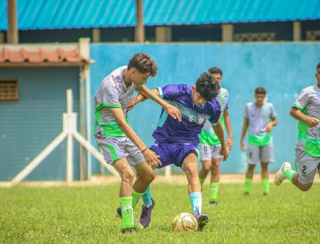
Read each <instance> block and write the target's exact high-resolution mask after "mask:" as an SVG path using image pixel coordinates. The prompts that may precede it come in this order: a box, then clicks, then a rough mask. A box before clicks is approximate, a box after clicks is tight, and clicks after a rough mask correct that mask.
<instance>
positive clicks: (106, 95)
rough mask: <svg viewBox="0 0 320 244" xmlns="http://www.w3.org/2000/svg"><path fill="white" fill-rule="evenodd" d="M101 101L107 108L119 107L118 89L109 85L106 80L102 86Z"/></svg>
mask: <svg viewBox="0 0 320 244" xmlns="http://www.w3.org/2000/svg"><path fill="white" fill-rule="evenodd" d="M102 88H103V89H102V91H103V92H102V94H101V102H102V103H103V105H102V106H103V107H109V108H121V104H120V101H119V97H120V94H119V89H117V87H115V86H114V85H110V84H109V83H108V82H104V84H103V86H102Z"/></svg>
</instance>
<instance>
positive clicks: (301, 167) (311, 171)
mask: <svg viewBox="0 0 320 244" xmlns="http://www.w3.org/2000/svg"><path fill="white" fill-rule="evenodd" d="M295 163H296V170H297V171H298V181H299V182H300V183H301V184H304V185H306V184H309V183H313V180H314V176H315V174H316V170H317V168H318V173H319V175H320V158H315V157H311V156H310V155H308V154H306V153H305V152H304V150H302V149H300V148H296V159H295Z"/></svg>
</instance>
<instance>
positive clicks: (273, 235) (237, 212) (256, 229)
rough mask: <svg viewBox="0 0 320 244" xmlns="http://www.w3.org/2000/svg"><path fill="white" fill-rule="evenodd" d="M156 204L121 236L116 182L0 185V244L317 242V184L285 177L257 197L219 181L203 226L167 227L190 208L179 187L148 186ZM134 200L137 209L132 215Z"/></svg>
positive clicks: (319, 204) (183, 188)
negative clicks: (145, 220)
mask: <svg viewBox="0 0 320 244" xmlns="http://www.w3.org/2000/svg"><path fill="white" fill-rule="evenodd" d="M151 190H152V194H153V197H154V198H155V199H156V206H155V209H154V212H153V216H152V223H151V226H150V227H149V228H147V229H145V230H142V231H140V232H138V233H134V234H132V233H128V234H121V233H120V226H121V219H119V218H117V217H116V213H115V210H116V208H117V207H118V205H119V204H118V197H117V196H118V191H119V185H110V186H99V187H96V186H94V187H93V186H92V187H69V188H68V187H49V188H28V187H16V188H0V243H130V244H131V243H320V184H319V183H317V184H315V185H314V186H313V187H312V189H311V190H310V191H309V192H300V191H298V190H297V189H296V188H294V187H293V186H292V185H291V184H289V183H284V184H282V185H281V186H280V187H274V186H273V185H272V186H271V191H270V195H269V196H268V197H264V196H262V193H261V185H260V184H254V185H253V188H252V192H251V195H250V196H242V192H243V185H242V184H222V185H221V187H220V192H219V205H218V206H209V204H208V200H209V199H208V198H209V196H208V195H209V186H208V185H206V186H205V189H204V192H203V212H204V213H207V214H208V215H209V217H210V223H209V224H208V225H207V226H206V227H205V229H204V231H203V232H196V233H174V232H172V231H171V220H172V218H173V217H174V216H175V215H176V214H178V213H180V212H190V213H191V212H192V211H191V204H190V202H189V198H188V194H187V186H186V185H168V184H153V185H152V188H151ZM140 211H141V203H140V204H139V205H138V207H137V211H136V215H137V216H138V217H139V216H140Z"/></svg>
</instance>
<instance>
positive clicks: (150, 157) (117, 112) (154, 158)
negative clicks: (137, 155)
mask: <svg viewBox="0 0 320 244" xmlns="http://www.w3.org/2000/svg"><path fill="white" fill-rule="evenodd" d="M109 109H110V110H111V112H112V114H113V116H114V118H115V120H116V121H117V123H118V126H119V128H120V129H121V130H122V131H123V132H124V133H125V134H126V135H127V137H128V138H129V139H130V140H131V141H132V142H133V143H134V144H135V145H136V146H137V147H138V148H139V149H140V151H141V152H142V153H143V156H144V158H145V160H146V162H147V164H149V165H150V166H151V167H153V168H154V167H155V166H156V167H157V166H160V165H161V162H160V160H159V159H158V158H159V156H158V155H157V154H155V152H153V151H151V150H149V148H148V147H147V146H146V145H145V144H144V143H143V142H142V141H141V139H140V138H139V137H138V136H137V134H136V133H135V132H134V130H133V129H132V128H131V127H130V125H129V124H127V122H126V119H125V116H124V114H123V112H122V109H121V108H109Z"/></svg>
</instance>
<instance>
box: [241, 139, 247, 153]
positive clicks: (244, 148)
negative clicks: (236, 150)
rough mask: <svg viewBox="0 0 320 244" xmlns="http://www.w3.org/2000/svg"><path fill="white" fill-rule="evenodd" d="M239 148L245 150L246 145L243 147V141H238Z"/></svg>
mask: <svg viewBox="0 0 320 244" xmlns="http://www.w3.org/2000/svg"><path fill="white" fill-rule="evenodd" d="M240 148H241V150H242V151H245V150H246V147H245V145H244V142H243V141H241V142H240Z"/></svg>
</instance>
